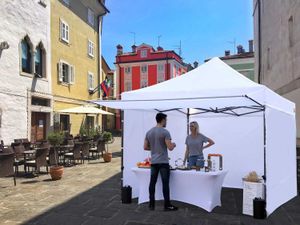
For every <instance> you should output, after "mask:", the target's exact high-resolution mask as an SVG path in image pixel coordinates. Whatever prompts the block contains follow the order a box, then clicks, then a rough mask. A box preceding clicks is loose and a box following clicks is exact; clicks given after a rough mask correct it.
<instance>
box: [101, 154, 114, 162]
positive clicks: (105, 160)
mask: <svg viewBox="0 0 300 225" xmlns="http://www.w3.org/2000/svg"><path fill="white" fill-rule="evenodd" d="M111 158H112V154H111V153H110V152H106V153H104V154H103V159H104V162H110V161H111Z"/></svg>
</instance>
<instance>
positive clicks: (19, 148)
mask: <svg viewBox="0 0 300 225" xmlns="http://www.w3.org/2000/svg"><path fill="white" fill-rule="evenodd" d="M12 148H13V151H14V153H15V160H14V167H15V171H16V173H17V174H18V173H19V166H21V165H24V163H25V155H24V151H25V150H26V149H25V147H24V145H23V144H22V143H12ZM24 170H25V167H24Z"/></svg>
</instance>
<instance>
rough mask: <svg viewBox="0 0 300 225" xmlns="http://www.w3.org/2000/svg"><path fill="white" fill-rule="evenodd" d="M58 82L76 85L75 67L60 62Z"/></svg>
mask: <svg viewBox="0 0 300 225" xmlns="http://www.w3.org/2000/svg"><path fill="white" fill-rule="evenodd" d="M58 70H59V71H58V76H59V77H58V80H59V82H62V83H67V84H74V83H75V69H74V66H72V65H69V64H68V63H66V62H63V61H60V62H59V69H58Z"/></svg>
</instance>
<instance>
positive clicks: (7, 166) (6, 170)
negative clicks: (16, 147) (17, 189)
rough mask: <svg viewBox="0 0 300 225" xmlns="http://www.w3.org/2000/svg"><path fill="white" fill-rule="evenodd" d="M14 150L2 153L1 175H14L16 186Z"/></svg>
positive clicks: (0, 157) (0, 161)
mask: <svg viewBox="0 0 300 225" xmlns="http://www.w3.org/2000/svg"><path fill="white" fill-rule="evenodd" d="M14 155H15V153H14V152H2V153H0V177H6V176H11V175H13V178H14V185H15V186H16V175H15V172H14V157H15V156H14Z"/></svg>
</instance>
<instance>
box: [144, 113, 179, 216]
mask: <svg viewBox="0 0 300 225" xmlns="http://www.w3.org/2000/svg"><path fill="white" fill-rule="evenodd" d="M156 122H157V125H156V126H155V127H153V128H151V129H150V130H149V131H148V132H147V134H146V137H145V141H144V150H146V151H151V177H150V184H149V199H150V202H149V208H150V210H154V208H155V185H156V182H157V177H158V174H159V173H160V175H161V179H162V185H163V195H164V199H165V210H166V211H173V210H177V207H176V206H173V205H171V202H170V189H169V178H170V166H169V157H168V149H169V150H170V151H172V150H173V149H174V148H175V147H176V144H175V143H172V142H171V135H170V133H169V131H168V130H166V129H165V127H166V125H167V115H166V114H164V113H157V115H156Z"/></svg>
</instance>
